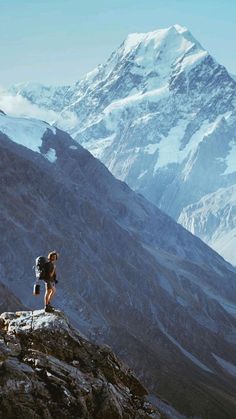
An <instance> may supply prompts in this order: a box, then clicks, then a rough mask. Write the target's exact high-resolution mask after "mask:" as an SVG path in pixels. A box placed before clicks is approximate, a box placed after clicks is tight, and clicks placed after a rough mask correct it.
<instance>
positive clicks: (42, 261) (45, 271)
mask: <svg viewBox="0 0 236 419" xmlns="http://www.w3.org/2000/svg"><path fill="white" fill-rule="evenodd" d="M50 268H51V262H50V261H49V260H48V259H47V258H45V257H44V256H38V257H37V258H36V260H35V276H36V278H37V279H45V280H47V279H50V271H51V269H50Z"/></svg>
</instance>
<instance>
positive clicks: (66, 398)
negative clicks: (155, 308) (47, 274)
mask: <svg viewBox="0 0 236 419" xmlns="http://www.w3.org/2000/svg"><path fill="white" fill-rule="evenodd" d="M0 369H1V375H0V377H1V378H0V385H1V390H0V416H1V417H4V418H14V419H17V418H23V417H24V418H25V419H32V418H34V419H39V418H40V419H51V418H57V419H65V418H83V419H104V418H106V419H114V418H116V419H119V418H120V419H121V418H122V419H131V418H135V419H138V418H140V419H141V418H142V419H148V418H153V419H158V418H161V415H160V414H159V413H158V411H157V410H156V409H155V408H154V407H152V406H151V404H150V403H149V402H148V401H147V400H146V399H145V396H146V395H147V391H146V390H145V388H144V387H143V386H142V385H141V384H140V382H139V381H138V380H137V379H136V377H135V376H134V374H133V373H132V372H131V370H130V369H129V368H128V367H126V366H125V365H124V364H123V363H122V362H121V361H120V360H119V359H118V358H117V357H116V356H115V355H114V354H113V352H112V351H111V349H110V347H108V346H105V345H104V346H97V345H94V344H92V343H90V342H89V341H87V340H86V339H85V338H84V337H83V336H82V335H81V334H80V333H79V332H78V331H77V330H75V329H74V328H72V326H71V325H70V324H69V322H68V321H67V319H66V317H65V316H64V314H63V313H62V312H59V311H56V313H50V314H49V313H47V314H45V313H44V311H42V310H41V311H40V310H38V311H34V312H31V311H22V312H15V313H14V312H5V313H3V314H1V316H0Z"/></svg>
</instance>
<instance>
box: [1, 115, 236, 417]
mask: <svg viewBox="0 0 236 419" xmlns="http://www.w3.org/2000/svg"><path fill="white" fill-rule="evenodd" d="M0 167H1V182H0V226H1V241H0V251H1V260H0V272H1V282H2V283H4V284H6V285H7V286H8V287H9V289H10V290H11V291H14V293H15V294H16V295H17V296H18V297H19V298H20V299H21V300H22V302H23V304H25V305H26V306H27V307H28V308H29V309H31V310H32V309H34V308H39V307H40V306H41V307H42V303H43V302H42V296H41V297H40V299H37V298H36V297H33V296H32V286H33V276H34V275H33V271H32V265H33V263H34V259H35V257H36V256H38V255H40V254H47V253H48V251H49V250H52V249H55V248H56V250H58V251H59V253H60V257H59V261H58V280H59V284H58V295H57V297H56V299H55V304H56V305H58V306H59V307H61V308H62V309H63V310H64V311H65V312H66V313H67V314H68V315H69V316H70V319H71V320H72V322H73V323H74V324H75V325H76V326H77V327H78V328H79V329H80V331H81V332H82V333H84V334H85V335H87V336H88V337H89V338H90V339H93V340H95V341H97V342H106V343H108V344H110V345H111V346H112V347H113V349H114V350H115V351H116V353H117V354H119V355H120V357H121V358H122V359H123V360H125V361H126V362H127V363H128V364H129V365H130V366H131V367H132V368H133V369H134V370H135V371H136V373H137V374H138V376H139V378H140V379H141V380H142V382H143V383H144V384H146V386H147V388H148V390H149V392H150V393H152V394H153V395H154V396H155V395H158V396H161V397H162V398H165V399H166V400H168V401H169V402H170V403H171V404H172V405H173V406H174V407H175V408H176V409H177V410H178V411H180V412H181V413H184V414H185V415H187V416H194V415H195V416H202V417H204V418H213V417H214V419H222V418H223V417H224V418H234V417H235V415H236V402H235V394H236V384H235V374H236V373H235V368H236V355H235V354H236V319H235V314H236V272H235V269H234V268H233V267H232V266H231V265H230V264H228V263H227V262H225V261H224V259H223V258H222V257H221V256H219V255H218V254H217V253H215V252H214V251H213V250H212V249H211V248H209V247H208V246H207V245H205V244H204V243H203V242H202V241H201V240H200V239H198V238H196V237H194V236H193V235H192V234H191V233H189V232H188V231H186V230H185V229H184V228H182V226H180V225H178V224H177V223H176V222H175V221H174V220H173V219H172V218H170V217H169V216H167V215H165V214H164V213H163V212H161V211H160V210H159V209H158V208H157V207H155V206H154V205H153V204H152V203H150V202H149V201H147V200H146V199H145V198H144V197H143V196H141V195H139V194H137V193H135V192H133V191H132V190H131V189H130V188H129V187H128V186H127V185H126V184H125V183H123V182H120V181H119V180H117V179H115V178H114V177H113V176H112V175H111V173H109V171H108V170H107V169H106V167H105V166H104V165H103V164H102V163H101V162H99V160H97V159H96V158H94V157H93V156H92V155H91V154H90V153H89V152H88V151H86V150H85V149H83V148H82V147H81V146H80V145H79V144H78V143H77V142H76V141H75V140H73V139H72V138H71V137H70V136H69V135H68V134H66V133H65V132H63V131H60V130H59V129H57V128H55V127H52V126H50V125H49V124H47V123H45V122H41V121H38V120H33V119H23V118H21V119H19V118H11V117H9V116H7V115H4V114H0ZM42 286H43V285H42ZM42 293H43V291H42Z"/></svg>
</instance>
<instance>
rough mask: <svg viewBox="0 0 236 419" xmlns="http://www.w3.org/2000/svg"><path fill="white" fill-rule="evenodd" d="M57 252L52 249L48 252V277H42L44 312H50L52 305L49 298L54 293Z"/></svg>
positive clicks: (52, 308)
mask: <svg viewBox="0 0 236 419" xmlns="http://www.w3.org/2000/svg"><path fill="white" fill-rule="evenodd" d="M57 259H58V253H57V252H56V251H55V250H54V251H52V252H50V253H49V254H48V261H49V263H48V278H47V279H44V282H45V295H44V306H45V307H44V308H45V312H48V313H51V312H52V311H53V310H54V307H53V306H52V305H51V300H52V298H53V297H54V295H55V293H56V283H57V282H58V281H57V279H56V277H57V274H56V261H57Z"/></svg>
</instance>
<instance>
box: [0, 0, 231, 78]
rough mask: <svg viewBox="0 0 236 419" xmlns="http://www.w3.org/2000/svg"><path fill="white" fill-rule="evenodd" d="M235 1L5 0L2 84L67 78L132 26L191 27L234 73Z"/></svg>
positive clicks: (0, 6) (1, 6)
mask: <svg viewBox="0 0 236 419" xmlns="http://www.w3.org/2000/svg"><path fill="white" fill-rule="evenodd" d="M235 22H236V1H235V0H224V1H223V0H86V1H84V0H31V1H29V0H8V1H7V0H0V54H1V66H0V85H2V86H9V85H11V84H13V83H19V82H24V81H38V82H42V83H46V84H47V83H48V84H67V83H73V82H75V81H77V80H78V79H80V78H81V77H82V76H83V75H84V74H86V72H88V71H90V70H92V69H93V68H94V67H96V65H98V64H99V63H103V62H104V61H105V60H106V59H107V58H108V57H109V55H110V54H111V53H112V51H113V50H114V49H116V48H117V47H118V46H119V45H120V44H121V43H122V42H123V40H124V39H125V38H126V36H127V35H128V34H129V33H132V32H148V31H153V30H156V29H159V28H165V27H168V26H171V25H173V24H175V23H179V24H180V25H182V26H187V27H188V29H189V30H190V31H191V32H192V34H193V35H194V36H195V38H197V39H198V41H200V43H201V44H202V45H203V47H205V48H206V49H207V50H208V51H209V52H210V53H211V54H212V55H213V56H214V58H215V59H216V60H217V61H218V62H220V63H221V64H223V65H225V66H226V68H227V69H228V70H229V71H230V72H232V73H233V74H236V48H235V41H236V39H235V38H236V25H235Z"/></svg>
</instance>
